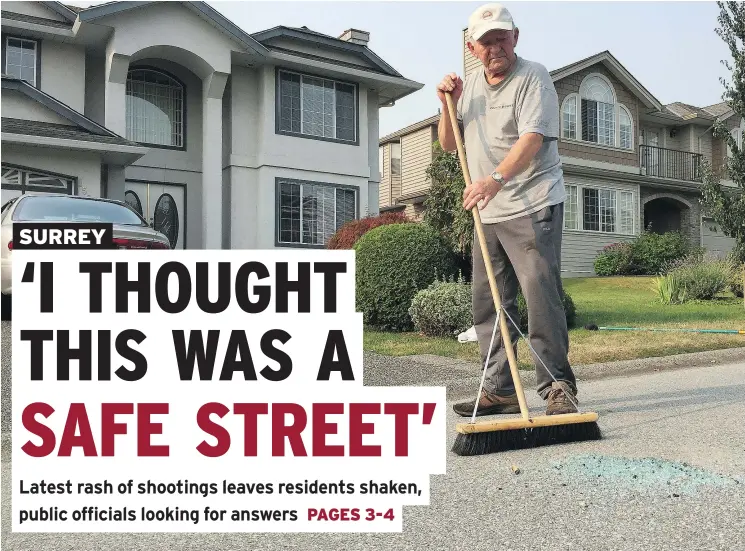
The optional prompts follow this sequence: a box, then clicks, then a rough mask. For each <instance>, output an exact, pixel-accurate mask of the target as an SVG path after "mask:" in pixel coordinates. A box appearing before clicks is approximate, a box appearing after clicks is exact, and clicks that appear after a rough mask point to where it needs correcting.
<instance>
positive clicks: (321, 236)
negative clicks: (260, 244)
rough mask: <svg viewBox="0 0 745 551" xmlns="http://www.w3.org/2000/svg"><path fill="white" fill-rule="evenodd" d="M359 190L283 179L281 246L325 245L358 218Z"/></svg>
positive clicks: (279, 195) (280, 190) (280, 188)
mask: <svg viewBox="0 0 745 551" xmlns="http://www.w3.org/2000/svg"><path fill="white" fill-rule="evenodd" d="M357 193H358V190H357V188H347V187H340V186H333V185H329V184H320V183H316V182H298V181H295V180H279V181H278V188H277V206H278V209H277V210H278V215H279V216H278V220H279V224H278V232H279V236H278V243H279V244H292V245H317V246H324V245H325V244H326V243H327V242H328V240H329V239H330V238H331V236H332V235H333V234H334V233H335V232H336V230H338V229H339V228H340V227H341V226H342V225H344V224H345V223H347V222H349V221H351V220H354V219H355V218H356V217H357Z"/></svg>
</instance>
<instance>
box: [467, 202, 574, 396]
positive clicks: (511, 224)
mask: <svg viewBox="0 0 745 551" xmlns="http://www.w3.org/2000/svg"><path fill="white" fill-rule="evenodd" d="M563 227H564V205H563V204H559V205H554V206H551V207H546V208H544V209H542V210H539V211H538V212H536V213H534V214H531V215H528V216H523V217H520V218H516V219H513V220H508V221H506V222H500V223H497V224H484V235H485V237H486V245H487V249H488V251H489V256H490V257H491V264H492V267H493V271H494V276H495V279H496V283H497V289H498V290H499V295H500V298H501V300H502V306H503V307H504V309H505V310H506V311H507V312H509V315H510V317H511V318H512V319H513V320H515V323H519V322H520V320H519V317H518V311H517V292H518V282H519V285H520V288H521V289H522V292H523V296H524V297H525V302H526V304H527V309H528V334H527V335H526V336H528V338H529V339H530V344H531V345H532V347H533V349H535V352H536V353H537V354H538V355H539V356H540V358H541V359H542V360H543V363H545V364H546V366H547V367H548V369H549V370H551V373H552V374H553V376H554V377H555V378H556V380H557V381H564V382H566V383H568V384H569V386H570V387H571V388H572V389H573V390H575V392H576V380H575V377H574V373H573V372H572V368H571V366H570V365H569V360H568V358H567V354H568V352H569V335H568V332H567V325H566V316H565V313H564V305H563V303H562V300H561V292H562V283H561V238H562V230H563ZM473 317H474V325H475V327H476V334H477V336H478V341H479V349H480V351H481V365H482V367H483V365H484V362H485V361H486V356H487V352H488V349H489V342H490V341H491V335H492V330H493V328H494V322H495V320H496V310H495V308H494V300H493V298H492V294H491V289H490V287H489V281H488V279H487V276H486V269H485V267H484V261H483V259H482V256H481V246H480V244H479V241H478V235H477V234H476V233H475V232H474V238H473ZM505 321H506V322H507V326H508V327H509V329H510V338H511V340H512V344H513V349H514V351H515V356H516V357H517V343H518V340H519V339H520V334H519V333H518V332H517V330H516V329H515V326H514V325H513V324H512V322H511V321H510V318H506V319H505ZM533 361H534V363H535V368H536V379H537V384H538V389H537V390H538V393H539V394H540V395H541V397H543V398H544V399H545V398H546V397H547V395H548V392H549V391H550V390H551V383H552V382H553V379H552V378H551V376H550V375H549V374H548V373H547V372H546V368H544V367H543V364H542V363H541V362H540V361H539V360H538V359H537V358H535V357H534V358H533ZM484 388H485V390H486V391H488V392H490V393H492V394H509V393H513V392H514V391H515V386H514V383H513V381H512V374H511V373H510V366H509V363H508V362H507V353H506V352H505V348H504V347H503V345H502V338H501V333H500V330H499V327H497V332H496V335H495V336H494V345H493V347H492V351H491V356H490V359H489V365H488V366H487V368H486V378H485V381H484Z"/></svg>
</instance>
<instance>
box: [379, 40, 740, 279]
mask: <svg viewBox="0 0 745 551" xmlns="http://www.w3.org/2000/svg"><path fill="white" fill-rule="evenodd" d="M465 36H466V35H465V31H464V33H463V65H464V72H463V74H464V75H468V74H470V73H471V72H472V71H474V70H476V69H477V68H478V67H479V61H478V60H477V59H475V58H474V57H473V56H472V55H471V53H470V52H469V51H468V48H467V46H466V38H465ZM650 62H651V61H650ZM550 73H551V76H552V78H553V81H554V85H555V86H556V90H557V92H558V95H559V101H560V106H561V137H560V140H559V153H560V154H561V158H562V163H563V168H564V175H565V184H566V189H567V193H568V196H569V199H568V201H567V203H566V216H565V227H564V240H563V250H562V271H563V272H564V275H565V276H567V277H570V276H587V275H593V274H594V270H593V261H594V259H595V257H596V255H597V252H598V251H599V250H601V249H602V248H603V247H604V246H605V245H608V244H610V243H615V242H620V241H628V240H630V239H631V238H633V236H635V235H638V234H639V233H640V232H641V231H643V230H644V228H646V227H651V229H652V230H653V231H658V232H664V231H668V230H682V231H683V232H684V233H685V234H686V235H687V236H688V237H689V239H690V240H691V241H692V242H694V243H696V244H701V245H703V246H705V247H706V248H707V249H709V250H711V251H714V252H717V253H725V252H727V251H729V250H730V249H731V247H732V242H733V240H731V239H729V238H727V237H725V236H723V235H722V234H721V233H719V232H717V231H716V229H715V228H713V224H712V222H711V221H710V220H708V219H706V218H704V217H702V215H701V209H700V206H699V197H700V181H701V170H700V168H701V161H702V159H703V158H707V159H708V160H709V161H710V162H712V163H713V165H714V166H721V165H722V164H723V162H724V159H725V156H726V155H727V154H728V151H727V146H726V144H725V142H724V141H723V140H721V139H717V138H714V137H713V135H712V124H713V123H714V122H715V120H716V119H720V120H724V121H725V123H726V125H727V126H728V128H729V129H730V131H731V133H732V135H733V136H734V137H735V139H736V140H737V141H738V142H739V143H740V144H742V143H743V132H744V131H745V121H744V120H742V119H741V118H740V117H736V116H734V114H733V112H732V111H731V110H730V109H729V108H728V107H727V105H726V104H723V103H719V104H714V105H710V106H707V107H694V106H691V105H687V104H684V103H673V104H670V105H663V104H661V103H660V102H659V101H658V100H657V99H656V98H655V97H654V95H652V93H651V92H650V91H649V90H647V89H646V88H645V87H644V85H643V84H642V83H641V82H639V81H638V80H637V79H636V78H635V77H634V76H633V75H632V74H631V73H629V72H628V71H627V70H626V68H624V66H623V65H622V64H621V63H620V62H619V61H618V60H617V59H616V58H615V57H614V56H613V55H612V54H611V53H610V52H608V51H604V52H601V53H598V54H597V55H594V56H591V57H589V58H587V59H583V60H580V61H577V62H576V63H573V64H571V65H568V66H566V67H562V68H559V69H556V70H553V71H550ZM439 119H440V114H439V113H438V114H436V115H434V116H432V117H430V118H428V119H425V120H423V121H420V122H418V123H416V124H413V125H411V126H408V127H406V128H402V129H401V130H399V131H397V132H394V133H392V134H389V135H388V136H384V137H383V138H381V139H380V142H379V143H380V150H379V156H380V163H381V183H380V197H379V202H380V210H381V211H386V210H391V209H394V210H396V209H398V210H405V211H406V213H407V214H408V215H409V216H411V217H413V218H415V219H416V218H418V219H420V218H421V217H422V215H423V212H424V205H423V202H424V199H425V198H426V196H427V191H428V189H429V182H428V180H427V177H426V173H425V172H426V168H427V166H428V165H429V163H430V162H431V161H432V159H433V150H432V144H433V143H434V142H435V141H436V140H437V124H438V122H439ZM724 178H725V180H724V183H725V184H730V185H731V184H732V182H731V181H727V180H726V175H724Z"/></svg>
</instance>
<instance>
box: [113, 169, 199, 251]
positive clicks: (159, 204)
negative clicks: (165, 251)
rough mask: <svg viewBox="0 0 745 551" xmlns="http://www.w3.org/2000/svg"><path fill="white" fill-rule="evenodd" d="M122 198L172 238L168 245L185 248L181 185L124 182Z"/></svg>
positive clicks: (184, 212)
mask: <svg viewBox="0 0 745 551" xmlns="http://www.w3.org/2000/svg"><path fill="white" fill-rule="evenodd" d="M124 189H125V191H124V200H125V201H126V202H127V203H128V204H129V206H131V207H132V208H133V209H134V210H136V211H137V212H139V213H140V214H141V215H142V217H143V218H144V219H145V220H147V223H148V224H150V226H152V227H153V229H155V230H158V231H159V232H161V233H163V234H164V235H165V236H166V237H168V239H169V240H170V241H171V248H173V249H183V248H185V245H186V243H185V238H184V235H185V233H184V229H185V225H186V210H185V208H184V191H185V188H184V186H179V185H174V184H160V183H146V182H134V181H127V182H126V183H125V186H124Z"/></svg>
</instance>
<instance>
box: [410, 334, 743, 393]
mask: <svg viewBox="0 0 745 551" xmlns="http://www.w3.org/2000/svg"><path fill="white" fill-rule="evenodd" d="M399 359H401V360H408V361H412V362H416V363H417V364H423V365H429V366H432V367H452V368H454V369H453V374H456V373H461V374H462V375H464V376H461V377H458V378H453V379H451V380H448V381H446V382H445V384H446V385H447V395H448V399H459V398H460V397H463V396H470V397H473V396H475V395H476V392H477V391H478V388H479V383H480V382H481V366H479V365H478V364H475V363H473V362H466V361H463V360H457V359H453V358H446V357H442V356H433V355H429V354H426V355H412V356H399ZM739 361H743V362H745V346H742V347H736V348H726V349H722V350H711V351H705V352H692V353H686V354H674V355H672V356H661V357H652V358H642V359H637V360H622V361H617V362H607V363H597V364H587V365H577V366H573V369H574V373H575V376H576V377H577V380H578V382H582V381H592V380H599V379H609V378H614V377H633V376H635V375H640V374H643V373H652V372H657V371H670V370H674V369H688V368H696V367H708V366H712V365H724V364H729V363H734V362H739ZM471 374H472V375H471ZM520 377H521V379H522V382H523V386H524V387H525V388H526V389H534V388H535V386H536V373H535V371H520Z"/></svg>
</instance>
